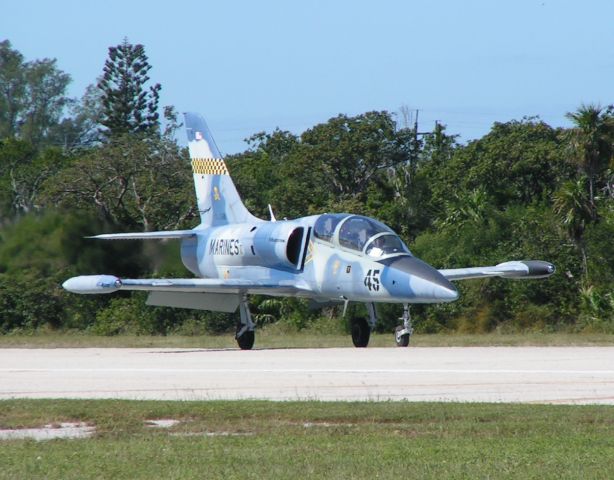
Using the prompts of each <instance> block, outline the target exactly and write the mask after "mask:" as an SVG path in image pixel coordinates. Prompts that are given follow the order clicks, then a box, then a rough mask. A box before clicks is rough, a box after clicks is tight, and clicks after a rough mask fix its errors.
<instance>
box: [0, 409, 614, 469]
mask: <svg viewBox="0 0 614 480" xmlns="http://www.w3.org/2000/svg"><path fill="white" fill-rule="evenodd" d="M155 418H174V419H179V420H181V421H182V423H180V424H179V425H177V426H175V427H172V428H171V429H168V430H154V429H150V428H147V427H145V426H144V423H143V421H144V420H147V419H155ZM60 421H83V422H88V423H90V424H92V425H95V426H96V427H97V434H96V436H95V437H94V438H91V439H81V440H51V441H45V442H35V441H32V440H11V441H0V466H1V467H0V478H62V479H70V478H119V479H121V478H225V479H228V478H257V479H261V478H281V479H283V478H291V479H294V480H295V479H298V478H307V477H309V478H327V479H329V478H368V479H372V478H394V479H398V478H437V479H441V478H539V479H548V478H557V479H564V478H611V477H612V475H613V474H614V470H613V468H612V459H613V458H614V407H611V406H553V405H550V406H549V405H509V404H443V403H406V402H360V403H343V402H339V403H322V402H281V403H276V402H264V401H258V402H256V401H243V402H135V401H113V400H96V401H84V400H10V401H2V402H0V427H3V428H7V427H11V428H14V427H35V426H41V425H43V424H45V423H54V422H60ZM212 434H219V435H217V436H212Z"/></svg>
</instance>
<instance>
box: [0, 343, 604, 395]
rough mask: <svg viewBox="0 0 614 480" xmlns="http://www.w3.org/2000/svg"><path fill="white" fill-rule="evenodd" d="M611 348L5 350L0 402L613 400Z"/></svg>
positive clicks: (0, 373) (0, 358)
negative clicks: (247, 399)
mask: <svg viewBox="0 0 614 480" xmlns="http://www.w3.org/2000/svg"><path fill="white" fill-rule="evenodd" d="M613 365H614V347H564V348H559V347H533V348H531V347H492V348H482V347H474V348H411V347H410V348H405V349H403V348H372V349H370V348H368V349H354V348H343V349H340V348H332V349H292V350H284V349H274V350H255V351H251V352H243V351H239V350H194V349H159V348H158V349H96V348H94V349H87V348H86V349H1V350H0V399H2V398H5V399H6V398H128V399H165V400H168V399H181V400H201V399H240V398H258V399H272V400H294V399H319V400H410V401H471V402H533V403H603V404H614V369H613V368H612V366H613Z"/></svg>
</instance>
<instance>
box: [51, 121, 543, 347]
mask: <svg viewBox="0 0 614 480" xmlns="http://www.w3.org/2000/svg"><path fill="white" fill-rule="evenodd" d="M184 115H185V125H186V129H187V134H188V147H189V152H190V158H191V164H192V172H193V177H194V185H195V190H196V200H197V204H198V211H199V214H200V224H199V225H198V226H196V227H195V228H193V229H191V230H174V231H161V232H142V233H114V234H103V235H96V236H94V237H92V238H97V239H103V240H151V239H177V240H180V241H181V259H182V261H183V264H184V265H185V267H186V268H187V269H188V270H189V271H190V272H192V273H193V274H194V276H195V277H194V278H151V279H128V278H119V277H117V276H114V275H83V276H78V277H73V278H70V279H68V280H66V281H65V282H64V284H63V287H64V288H65V289H66V290H68V291H70V292H74V293H83V294H98V293H112V292H116V291H119V290H144V291H147V292H149V296H148V299H147V304H148V305H157V306H170V307H178V308H191V309H202V310H210V311H217V312H235V311H236V310H237V308H238V309H239V311H240V321H239V322H238V324H237V330H236V335H235V338H236V340H237V343H238V345H239V347H240V348H241V349H243V350H249V349H251V348H252V347H253V345H254V338H255V334H254V330H255V325H254V322H253V320H252V316H251V314H250V310H249V305H248V296H249V295H250V294H260V295H271V296H294V297H301V298H305V299H310V300H312V301H313V302H315V303H316V304H318V303H319V304H321V305H326V304H330V303H331V302H333V303H338V304H339V305H343V314H344V315H346V310H347V306H348V304H349V303H350V302H362V303H364V304H365V305H366V307H367V312H368V317H359V318H352V319H351V335H352V341H353V343H354V345H355V346H356V347H366V346H367V344H368V343H369V337H370V333H371V331H372V329H373V327H374V326H375V324H376V321H377V314H376V309H375V304H376V303H379V302H385V303H400V304H402V305H403V316H402V317H401V318H400V319H399V320H400V321H401V322H400V323H401V324H400V325H399V326H398V327H397V328H396V332H395V341H396V344H397V345H398V346H402V347H406V346H407V345H408V344H409V339H410V336H411V334H412V333H413V329H412V323H411V317H410V312H409V305H410V304H413V303H439V302H451V301H454V300H456V299H457V298H458V291H457V289H456V288H455V286H454V285H453V284H452V283H451V281H457V280H464V279H472V278H483V277H505V278H513V279H532V278H543V277H548V276H550V275H551V274H553V273H554V270H555V268H554V265H552V264H550V263H548V262H544V261H539V260H529V261H508V262H503V263H499V264H498V265H495V266H485V267H470V268H453V269H443V270H438V269H436V268H433V267H432V266H430V265H428V264H427V263H425V262H423V261H422V260H420V259H418V258H417V257H415V256H414V255H412V253H411V252H410V250H409V249H408V248H407V246H406V245H405V243H403V241H402V240H401V239H400V238H399V236H398V235H397V234H395V232H393V231H392V229H390V228H389V227H388V226H386V225H384V224H383V223H381V222H379V221H377V220H375V219H373V218H368V217H365V216H362V215H352V214H348V213H323V214H321V215H311V216H308V217H303V218H297V219H294V220H285V219H284V220H283V221H282V220H276V219H275V217H274V215H273V212H272V210H271V220H270V221H267V220H262V219H259V218H256V217H254V216H253V215H252V214H251V213H250V212H249V211H248V210H247V208H246V207H245V205H243V202H242V201H241V198H240V196H239V193H238V192H237V189H236V188H235V185H234V183H233V181H232V179H231V177H230V175H229V173H228V169H227V167H226V164H225V162H224V160H223V158H222V155H220V152H219V150H218V148H217V146H216V144H215V142H214V140H213V138H212V136H211V133H210V131H209V128H208V127H207V124H206V122H205V120H204V119H203V118H202V117H201V116H199V115H197V114H194V113H186V114H184Z"/></svg>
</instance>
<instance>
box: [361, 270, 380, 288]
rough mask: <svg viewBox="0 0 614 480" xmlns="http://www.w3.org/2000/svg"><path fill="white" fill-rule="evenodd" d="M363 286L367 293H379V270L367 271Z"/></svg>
mask: <svg viewBox="0 0 614 480" xmlns="http://www.w3.org/2000/svg"><path fill="white" fill-rule="evenodd" d="M364 284H365V287H367V288H368V289H369V291H376V292H377V291H379V285H380V283H379V270H372V269H369V271H368V272H367V275H366V276H365V281H364Z"/></svg>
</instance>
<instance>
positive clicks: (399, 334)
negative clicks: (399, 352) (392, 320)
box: [394, 303, 414, 347]
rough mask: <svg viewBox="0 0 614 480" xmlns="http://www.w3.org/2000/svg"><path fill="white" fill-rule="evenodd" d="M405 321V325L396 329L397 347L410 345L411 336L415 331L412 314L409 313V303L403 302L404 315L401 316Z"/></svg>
mask: <svg viewBox="0 0 614 480" xmlns="http://www.w3.org/2000/svg"><path fill="white" fill-rule="evenodd" d="M399 320H402V321H403V325H399V326H398V327H397V328H396V329H395V331H394V340H395V342H396V344H397V347H407V346H408V345H409V337H411V334H412V333H414V329H413V328H412V326H411V315H410V314H409V305H408V304H407V303H404V304H403V316H402V317H401V318H399Z"/></svg>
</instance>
